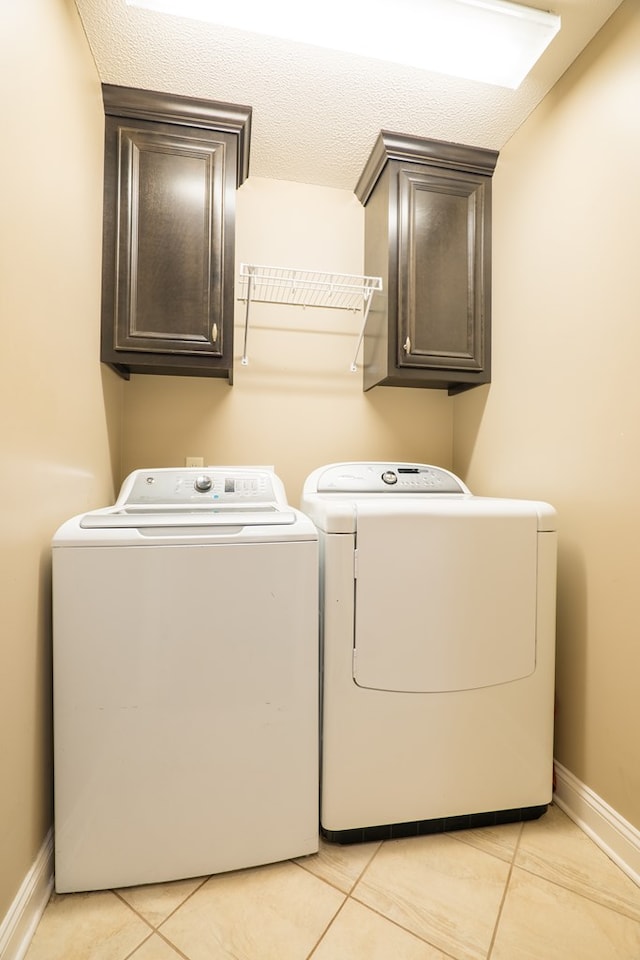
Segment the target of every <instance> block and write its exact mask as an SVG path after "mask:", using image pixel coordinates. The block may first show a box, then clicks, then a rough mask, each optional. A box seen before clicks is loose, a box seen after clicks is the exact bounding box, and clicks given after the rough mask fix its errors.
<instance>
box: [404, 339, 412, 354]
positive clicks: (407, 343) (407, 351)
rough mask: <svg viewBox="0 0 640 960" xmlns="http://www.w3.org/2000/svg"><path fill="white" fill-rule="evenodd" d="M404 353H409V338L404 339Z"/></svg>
mask: <svg viewBox="0 0 640 960" xmlns="http://www.w3.org/2000/svg"><path fill="white" fill-rule="evenodd" d="M404 352H405V353H411V338H410V337H407V339H406V340H405V342H404Z"/></svg>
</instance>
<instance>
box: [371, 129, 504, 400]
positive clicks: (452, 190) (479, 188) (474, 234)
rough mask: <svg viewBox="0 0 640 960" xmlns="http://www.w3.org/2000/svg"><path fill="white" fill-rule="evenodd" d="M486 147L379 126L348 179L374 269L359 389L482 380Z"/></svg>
mask: <svg viewBox="0 0 640 960" xmlns="http://www.w3.org/2000/svg"><path fill="white" fill-rule="evenodd" d="M497 157H498V154H497V153H496V152H495V151H493V150H483V149H479V148H476V147H466V146H463V145H460V144H451V143H444V142H442V141H437V140H426V139H422V138H418V137H408V136H404V135H400V134H393V133H388V132H387V131H382V133H381V134H380V136H379V138H378V140H377V142H376V145H375V147H374V150H373V152H372V154H371V157H370V158H369V161H368V163H367V165H366V166H365V169H364V171H363V173H362V176H361V178H360V180H359V182H358V185H357V186H356V196H357V197H358V199H359V200H360V201H361V202H362V203H363V204H364V205H365V273H366V274H367V275H374V276H381V277H382V280H383V287H384V293H383V294H382V295H380V294H376V295H375V297H374V300H373V301H372V306H371V310H370V313H369V318H368V321H367V328H366V332H365V338H364V388H365V390H367V389H369V388H370V387H373V386H376V385H378V384H382V385H388V386H417V387H436V388H441V389H443V388H444V389H447V390H448V391H449V392H450V393H456V392H459V391H460V390H465V389H468V388H469V387H471V386H475V385H477V384H480V383H488V382H489V380H490V378H491V340H490V326H491V317H490V301H491V177H492V174H493V170H494V167H495V164H496V161H497Z"/></svg>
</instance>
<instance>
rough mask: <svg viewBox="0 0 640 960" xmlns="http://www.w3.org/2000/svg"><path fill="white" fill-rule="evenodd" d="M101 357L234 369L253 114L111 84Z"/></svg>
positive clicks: (216, 371)
mask: <svg viewBox="0 0 640 960" xmlns="http://www.w3.org/2000/svg"><path fill="white" fill-rule="evenodd" d="M103 99H104V104H105V114H106V120H105V124H106V130H105V193H104V249H103V291H102V349H101V359H102V360H103V361H104V362H105V363H108V364H109V365H110V366H112V367H113V368H114V369H115V370H117V372H118V373H120V374H121V375H122V376H125V377H128V376H129V375H130V374H131V373H160V374H182V375H191V376H210V377H227V378H228V379H229V381H231V380H232V372H233V315H234V290H233V287H234V248H235V243H234V235H235V191H236V188H237V187H238V186H239V185H240V184H241V183H242V182H243V180H244V179H245V177H246V175H247V173H248V151H249V124H250V118H251V110H250V108H249V107H238V106H234V105H231V104H223V103H216V102H210V101H204V100H193V99H191V98H186V97H177V96H170V95H167V94H162V93H155V92H152V91H145V90H134V89H130V88H125V87H114V86H110V85H104V86H103Z"/></svg>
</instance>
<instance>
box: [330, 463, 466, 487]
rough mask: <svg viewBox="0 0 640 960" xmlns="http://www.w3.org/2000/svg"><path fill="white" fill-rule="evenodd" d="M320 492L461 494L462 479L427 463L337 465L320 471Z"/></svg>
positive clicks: (334, 464)
mask: <svg viewBox="0 0 640 960" xmlns="http://www.w3.org/2000/svg"><path fill="white" fill-rule="evenodd" d="M316 491H317V492H318V493H395V494H398V493H422V494H425V493H449V494H451V493H458V494H461V493H463V494H468V493H469V490H468V489H467V487H466V486H465V485H464V483H463V482H462V480H460V479H459V478H458V477H456V476H455V474H453V473H450V471H449V470H444V469H443V468H442V467H434V466H431V465H429V464H426V463H384V462H367V463H333V464H331V465H330V466H328V467H326V468H325V469H324V470H323V471H321V472H320V475H319V476H318V479H317V487H316Z"/></svg>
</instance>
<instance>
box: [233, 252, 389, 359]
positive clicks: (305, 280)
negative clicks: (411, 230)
mask: <svg viewBox="0 0 640 960" xmlns="http://www.w3.org/2000/svg"><path fill="white" fill-rule="evenodd" d="M239 280H240V296H239V297H238V299H239V300H244V301H245V303H246V312H245V325H244V349H243V353H242V363H243V364H244V365H246V364H247V363H248V362H249V361H248V358H247V335H248V331H249V310H250V305H251V303H252V302H260V303H282V304H292V305H295V306H301V307H331V308H333V309H335V310H353V311H358V310H362V311H363V320H362V329H361V332H360V336H359V338H358V345H357V348H356V354H355V357H354V359H353V363H352V364H351V370H352V371H353V370H356V359H357V356H358V352H359V350H360V345H361V343H362V338H363V337H364V328H365V324H366V322H367V315H368V313H369V308H370V306H371V298H372V296H373V294H374V293H376V291H380V290H382V277H365V276H359V275H356V274H349V273H327V272H325V271H320V270H300V269H297V268H291V267H268V266H264V265H263V264H249V263H241V264H240V276H239Z"/></svg>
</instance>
